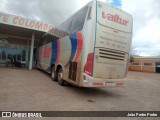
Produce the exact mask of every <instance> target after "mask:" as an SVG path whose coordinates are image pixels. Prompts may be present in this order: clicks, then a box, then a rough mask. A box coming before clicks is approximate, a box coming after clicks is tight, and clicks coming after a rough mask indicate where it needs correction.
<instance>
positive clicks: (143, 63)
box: [129, 58, 155, 72]
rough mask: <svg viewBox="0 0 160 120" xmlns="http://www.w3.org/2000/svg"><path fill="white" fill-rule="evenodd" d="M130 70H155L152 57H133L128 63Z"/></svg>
mask: <svg viewBox="0 0 160 120" xmlns="http://www.w3.org/2000/svg"><path fill="white" fill-rule="evenodd" d="M129 70H130V71H142V72H155V60H154V59H141V58H139V59H138V58H137V59H134V61H133V62H132V63H130V65H129Z"/></svg>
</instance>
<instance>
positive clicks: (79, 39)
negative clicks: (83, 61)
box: [74, 32, 83, 62]
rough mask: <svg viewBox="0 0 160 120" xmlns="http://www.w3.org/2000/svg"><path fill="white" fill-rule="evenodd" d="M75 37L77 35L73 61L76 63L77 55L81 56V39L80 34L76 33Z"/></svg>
mask: <svg viewBox="0 0 160 120" xmlns="http://www.w3.org/2000/svg"><path fill="white" fill-rule="evenodd" d="M76 35H77V52H76V55H75V59H74V61H75V62H77V60H78V58H79V55H80V54H81V51H82V44H83V38H82V34H81V32H77V33H76Z"/></svg>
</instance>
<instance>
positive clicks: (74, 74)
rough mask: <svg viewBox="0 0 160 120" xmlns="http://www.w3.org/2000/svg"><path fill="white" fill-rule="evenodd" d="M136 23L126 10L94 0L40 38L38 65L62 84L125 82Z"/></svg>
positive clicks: (98, 85) (99, 84)
mask: <svg viewBox="0 0 160 120" xmlns="http://www.w3.org/2000/svg"><path fill="white" fill-rule="evenodd" d="M132 24H133V19H132V16H131V15H129V14H128V13H126V12H124V11H123V10H121V9H119V8H116V7H114V6H112V5H110V4H105V3H103V2H100V1H95V0H94V1H91V2H89V3H88V4H87V5H85V6H84V7H83V8H81V9H80V10H79V11H77V12H76V13H75V14H73V15H72V16H71V17H69V18H68V19H67V20H66V21H64V22H62V23H61V24H60V25H58V26H56V27H54V28H52V29H51V30H50V31H48V32H47V33H46V34H45V35H44V36H43V37H42V38H41V39H40V41H39V45H38V54H37V56H38V57H37V62H36V63H37V67H38V68H40V69H42V70H44V71H46V72H48V73H50V74H51V78H52V79H53V80H54V81H58V83H59V85H62V86H63V85H65V84H66V83H69V84H73V85H75V86H80V87H114V86H115V87H121V86H124V81H125V78H126V74H127V72H128V71H127V70H128V61H129V58H130V54H129V53H130V46H131V39H132V26H133V25H132Z"/></svg>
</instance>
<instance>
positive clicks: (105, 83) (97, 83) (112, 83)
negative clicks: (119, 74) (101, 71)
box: [82, 73, 126, 87]
mask: <svg viewBox="0 0 160 120" xmlns="http://www.w3.org/2000/svg"><path fill="white" fill-rule="evenodd" d="M84 76H85V77H84ZM84 78H85V79H84ZM125 80H126V79H102V78H93V77H90V76H89V75H87V74H85V73H84V74H83V83H82V86H83V87H123V86H124V82H125Z"/></svg>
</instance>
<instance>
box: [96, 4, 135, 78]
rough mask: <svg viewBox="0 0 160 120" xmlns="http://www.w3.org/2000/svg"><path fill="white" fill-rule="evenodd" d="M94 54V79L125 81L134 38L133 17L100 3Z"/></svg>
mask: <svg viewBox="0 0 160 120" xmlns="http://www.w3.org/2000/svg"><path fill="white" fill-rule="evenodd" d="M97 12H98V14H97V15H98V18H97V32H96V44H95V53H94V70H93V77H94V78H102V79H106V81H108V80H107V79H110V80H113V79H124V78H125V76H126V69H127V63H128V59H129V51H130V45H131V36H132V17H131V16H130V15H128V14H127V13H125V12H123V11H121V10H119V9H117V8H114V7H112V6H109V5H104V4H101V3H98V7H97Z"/></svg>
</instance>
